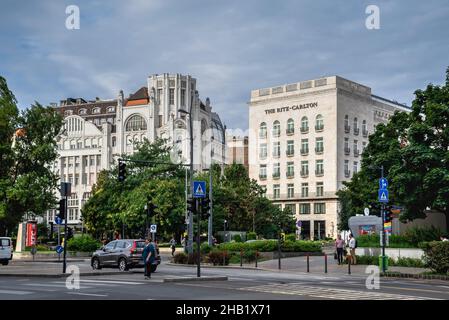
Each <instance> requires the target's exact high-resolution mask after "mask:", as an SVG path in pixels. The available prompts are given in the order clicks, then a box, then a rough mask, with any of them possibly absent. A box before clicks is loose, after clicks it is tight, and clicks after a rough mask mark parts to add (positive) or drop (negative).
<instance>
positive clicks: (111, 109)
mask: <svg viewBox="0 0 449 320" xmlns="http://www.w3.org/2000/svg"><path fill="white" fill-rule="evenodd" d="M107 111H108V112H114V111H115V108H114V107H108V109H107Z"/></svg>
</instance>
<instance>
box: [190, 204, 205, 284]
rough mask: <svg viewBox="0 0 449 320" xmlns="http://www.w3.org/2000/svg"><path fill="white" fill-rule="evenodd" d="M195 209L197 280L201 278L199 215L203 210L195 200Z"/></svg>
mask: <svg viewBox="0 0 449 320" xmlns="http://www.w3.org/2000/svg"><path fill="white" fill-rule="evenodd" d="M195 207H196V212H197V213H196V216H197V219H198V221H197V224H198V230H197V239H196V252H197V258H196V259H197V260H196V261H197V266H196V276H197V277H198V278H199V277H201V240H200V235H201V230H200V225H201V215H202V213H203V208H202V206H200V205H199V200H198V199H196V200H195ZM192 229H193V228H192Z"/></svg>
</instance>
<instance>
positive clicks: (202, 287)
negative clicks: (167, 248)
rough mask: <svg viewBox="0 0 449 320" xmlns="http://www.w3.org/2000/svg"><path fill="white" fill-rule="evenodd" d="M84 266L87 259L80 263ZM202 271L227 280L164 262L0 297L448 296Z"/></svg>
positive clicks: (404, 283) (338, 280) (432, 285)
mask: <svg viewBox="0 0 449 320" xmlns="http://www.w3.org/2000/svg"><path fill="white" fill-rule="evenodd" d="M77 264H79V265H80V267H81V269H83V268H86V267H87V265H88V263H87V262H78V263H77ZM201 271H202V276H224V275H226V276H228V278H229V280H228V281H193V282H175V283H169V282H163V279H166V278H179V277H196V268H192V267H182V266H170V265H167V264H162V265H160V266H159V268H158V270H157V272H156V273H154V274H153V276H152V279H151V280H144V277H143V274H142V273H117V274H116V275H102V276H95V277H92V276H83V277H81V278H80V289H79V290H76V289H67V287H66V279H64V278H33V277H28V278H26V277H23V278H20V277H0V300H7V299H23V300H32V299H75V300H78V299H89V300H91V299H108V300H110V299H116V300H126V299H139V300H148V299H150V300H161V299H169V300H186V299H192V300H249V299H250V300H268V299H270V300H277V299H280V300H290V299H293V300H310V299H313V300H315V299H324V300H391V299H392V300H410V299H411V300H415V299H418V300H422V299H424V300H427V299H444V300H447V299H449V282H447V281H438V280H416V279H385V278H381V279H380V289H378V290H376V289H373V290H369V289H367V288H366V284H365V281H366V276H362V275H335V274H334V275H325V274H322V275H317V274H307V273H299V272H288V271H264V270H244V269H221V268H213V269H212V268H203V269H202V270H201Z"/></svg>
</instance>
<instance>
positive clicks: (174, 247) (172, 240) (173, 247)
mask: <svg viewBox="0 0 449 320" xmlns="http://www.w3.org/2000/svg"><path fill="white" fill-rule="evenodd" d="M170 248H171V256H172V257H173V256H174V255H175V251H176V240H175V237H173V238H171V240H170Z"/></svg>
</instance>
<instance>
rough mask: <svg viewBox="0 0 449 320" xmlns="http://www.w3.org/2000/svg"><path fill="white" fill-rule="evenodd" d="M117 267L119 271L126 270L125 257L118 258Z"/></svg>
mask: <svg viewBox="0 0 449 320" xmlns="http://www.w3.org/2000/svg"><path fill="white" fill-rule="evenodd" d="M118 269H119V270H120V271H122V272H123V271H128V265H127V264H126V259H125V258H120V259H119V261H118Z"/></svg>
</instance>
